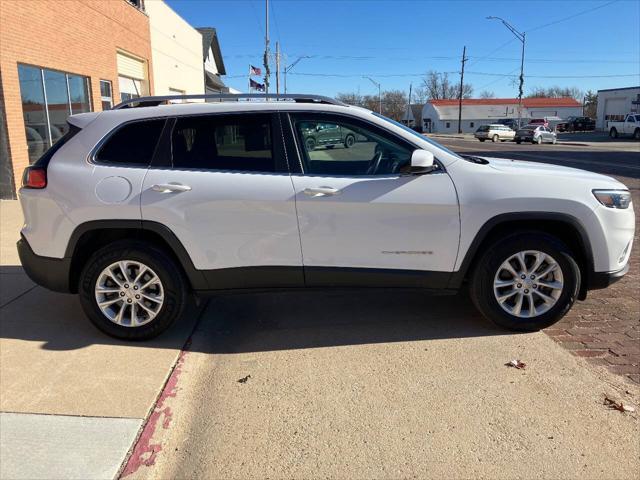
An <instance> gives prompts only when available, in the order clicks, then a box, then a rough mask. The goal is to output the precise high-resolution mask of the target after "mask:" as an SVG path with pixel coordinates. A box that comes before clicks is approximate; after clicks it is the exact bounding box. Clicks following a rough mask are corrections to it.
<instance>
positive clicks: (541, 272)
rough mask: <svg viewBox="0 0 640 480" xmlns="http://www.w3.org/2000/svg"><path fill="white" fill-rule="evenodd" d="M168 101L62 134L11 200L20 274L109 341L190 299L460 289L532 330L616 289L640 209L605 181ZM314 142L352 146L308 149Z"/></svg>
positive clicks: (506, 320) (321, 116)
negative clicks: (57, 296) (73, 307)
mask: <svg viewBox="0 0 640 480" xmlns="http://www.w3.org/2000/svg"><path fill="white" fill-rule="evenodd" d="M262 97H264V96H262ZM169 98H173V97H149V98H145V99H137V100H135V102H139V104H138V105H137V106H135V107H134V104H132V103H131V102H128V103H127V102H125V104H121V105H120V106H118V107H116V108H115V109H113V110H110V111H105V112H95V113H83V114H80V115H74V116H71V117H70V118H69V125H70V130H69V132H68V133H67V134H66V135H65V136H64V138H63V139H62V140H60V141H59V142H58V143H56V144H55V145H54V146H53V147H52V148H51V149H50V150H49V151H48V152H47V153H45V155H44V156H43V157H42V158H41V159H40V160H39V161H38V162H36V164H34V165H33V166H32V167H29V168H28V169H27V170H26V171H25V175H24V180H23V186H22V189H21V190H20V199H21V202H22V207H23V210H24V214H25V225H24V228H23V229H22V232H21V233H22V239H21V240H20V242H19V244H18V249H19V252H20V258H21V260H22V265H23V266H24V269H25V270H26V272H27V273H28V275H29V276H30V277H31V278H32V279H33V280H34V281H35V282H37V283H39V284H40V285H43V286H45V287H47V288H49V289H51V290H55V291H59V292H72V293H79V294H80V298H81V302H82V305H83V307H84V309H85V311H86V314H87V315H88V317H89V318H90V319H91V321H92V322H93V323H94V324H95V325H96V326H97V327H98V328H100V329H101V330H103V331H104V332H106V333H108V334H110V335H113V336H116V337H120V338H127V339H142V338H150V337H153V336H155V335H157V334H159V333H160V332H162V331H163V330H165V329H166V328H167V327H168V326H169V325H170V324H171V323H172V322H174V321H175V320H176V319H178V318H179V317H180V316H181V314H182V312H183V310H184V306H185V304H186V302H187V301H188V298H190V296H189V294H190V292H195V293H197V294H205V293H210V292H214V291H220V290H227V289H262V288H298V287H384V288H400V287H413V288H416V287H417V288H421V289H424V291H425V292H434V291H435V292H440V293H443V292H455V291H457V290H458V289H460V288H461V287H462V286H463V285H464V284H465V282H468V284H469V286H470V292H471V296H472V298H473V301H474V302H475V304H476V306H477V307H478V309H479V310H480V311H481V312H482V313H483V314H484V315H485V316H486V317H488V318H489V319H491V320H493V321H494V322H496V323H497V324H499V325H502V326H504V327H506V328H510V329H515V330H535V329H540V328H543V327H546V326H548V325H551V324H552V323H554V322H556V321H557V320H558V319H560V318H561V317H562V316H563V315H564V314H565V313H566V312H567V311H568V310H569V309H570V308H571V306H572V304H573V303H574V301H575V300H576V298H577V299H584V298H586V292H587V290H589V289H596V288H604V287H606V286H608V285H609V284H610V283H611V282H613V281H615V280H617V279H619V278H620V277H621V276H622V275H624V274H625V273H626V271H627V270H628V265H627V263H628V259H629V255H630V250H631V243H632V239H633V235H634V228H635V225H634V223H635V219H634V213H633V207H632V206H631V198H630V194H629V191H628V190H627V188H626V187H625V186H624V185H623V184H621V183H619V182H617V181H616V180H614V179H611V178H609V177H605V176H602V175H597V174H594V173H589V172H585V171H581V170H575V169H571V168H564V167H557V166H552V165H545V164H540V163H529V162H521V161H511V160H500V159H493V158H489V159H485V158H478V157H469V156H461V155H458V154H456V153H454V152H451V151H449V150H447V149H446V148H444V147H442V146H440V145H438V144H436V143H433V142H432V141H430V140H429V139H428V138H426V137H424V136H421V135H419V134H416V133H415V132H414V131H412V130H410V129H408V128H406V127H404V126H403V125H401V124H399V123H396V122H394V121H392V120H389V119H387V118H385V117H382V116H381V115H378V114H376V113H372V112H371V111H368V110H365V109H362V108H357V107H352V106H347V105H344V104H341V103H340V102H336V101H334V100H331V99H326V98H323V97H311V96H295V95H288V96H287V99H288V101H275V99H274V101H260V102H258V101H234V102H216V103H191V104H185V103H182V104H171V105H161V104H160V103H161V102H164V101H166V100H167V99H169ZM221 98H223V97H221ZM234 98H235V97H234ZM235 99H236V100H241V99H240V98H235ZM142 105H143V106H142ZM131 107H134V108H131ZM314 124H317V125H325V126H326V125H335V126H337V127H340V128H341V129H346V130H348V131H351V132H354V138H355V141H354V142H353V143H352V144H351V145H350V146H349V148H346V147H344V146H343V145H337V144H336V145H326V146H321V147H318V146H315V148H313V149H307V147H306V145H307V142H305V135H306V134H307V133H306V132H309V131H313V128H312V127H313V125H314Z"/></svg>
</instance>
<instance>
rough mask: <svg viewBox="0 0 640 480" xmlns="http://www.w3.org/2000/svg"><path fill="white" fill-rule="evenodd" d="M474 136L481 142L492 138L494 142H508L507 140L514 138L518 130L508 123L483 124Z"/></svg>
mask: <svg viewBox="0 0 640 480" xmlns="http://www.w3.org/2000/svg"><path fill="white" fill-rule="evenodd" d="M474 136H475V137H476V138H477V139H478V140H480V141H481V142H484V141H485V140H491V141H492V142H494V143H495V142H506V141H507V140H513V139H514V138H515V136H516V132H515V130H512V129H511V128H510V127H508V126H506V125H500V124H494V125H481V126H479V127H478V129H477V130H476V133H475V134H474Z"/></svg>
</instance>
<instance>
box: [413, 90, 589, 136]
mask: <svg viewBox="0 0 640 480" xmlns="http://www.w3.org/2000/svg"><path fill="white" fill-rule="evenodd" d="M458 110H459V107H458V100H430V101H429V102H427V103H426V104H425V105H424V108H423V109H422V131H423V132H426V133H456V132H458ZM571 115H582V104H581V103H580V102H578V101H577V100H575V99H574V98H567V97H563V98H523V99H522V118H523V119H524V120H525V121H526V120H528V119H532V118H545V117H559V118H567V117H568V116H571ZM509 118H512V119H517V118H518V99H517V98H487V99H484V98H482V99H471V98H470V99H464V100H463V101H462V131H463V132H466V133H469V132H475V130H476V129H477V128H478V127H479V126H480V125H486V124H489V123H495V122H497V121H498V120H501V119H509Z"/></svg>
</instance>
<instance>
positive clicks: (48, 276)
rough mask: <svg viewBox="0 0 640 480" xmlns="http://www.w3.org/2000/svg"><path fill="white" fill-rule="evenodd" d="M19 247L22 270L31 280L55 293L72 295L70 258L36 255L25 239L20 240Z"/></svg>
mask: <svg viewBox="0 0 640 480" xmlns="http://www.w3.org/2000/svg"><path fill="white" fill-rule="evenodd" d="M17 247H18V255H19V256H20V262H21V263H22V268H24V271H25V272H26V274H27V276H28V277H29V278H30V279H31V280H33V281H34V282H35V283H37V284H38V285H40V286H42V287H44V288H47V289H49V290H53V291H54V292H61V293H72V291H71V288H70V285H69V278H70V276H69V273H70V271H71V259H70V258H51V257H41V256H40V255H36V254H35V253H34V252H33V250H32V249H31V246H30V245H29V242H27V240H26V239H25V238H24V237H22V238H21V239H20V240H18V244H17Z"/></svg>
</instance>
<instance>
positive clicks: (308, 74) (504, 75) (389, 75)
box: [290, 71, 638, 79]
mask: <svg viewBox="0 0 640 480" xmlns="http://www.w3.org/2000/svg"><path fill="white" fill-rule="evenodd" d="M441 73H446V74H451V75H457V74H459V73H460V72H459V71H450V72H441ZM466 73H467V74H468V75H481V76H489V77H500V78H508V77H511V78H516V77H517V76H518V75H513V74H511V73H490V72H466ZM290 75H299V76H305V77H336V78H356V77H362V76H372V77H380V78H393V77H423V76H425V73H424V72H422V73H368V74H360V73H353V74H348V73H324V72H322V73H320V72H315V73H312V72H295V73H291V74H290ZM637 76H638V74H637V73H630V74H626V73H621V74H606V75H527V77H528V78H558V79H561V78H565V79H571V78H623V77H637Z"/></svg>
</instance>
